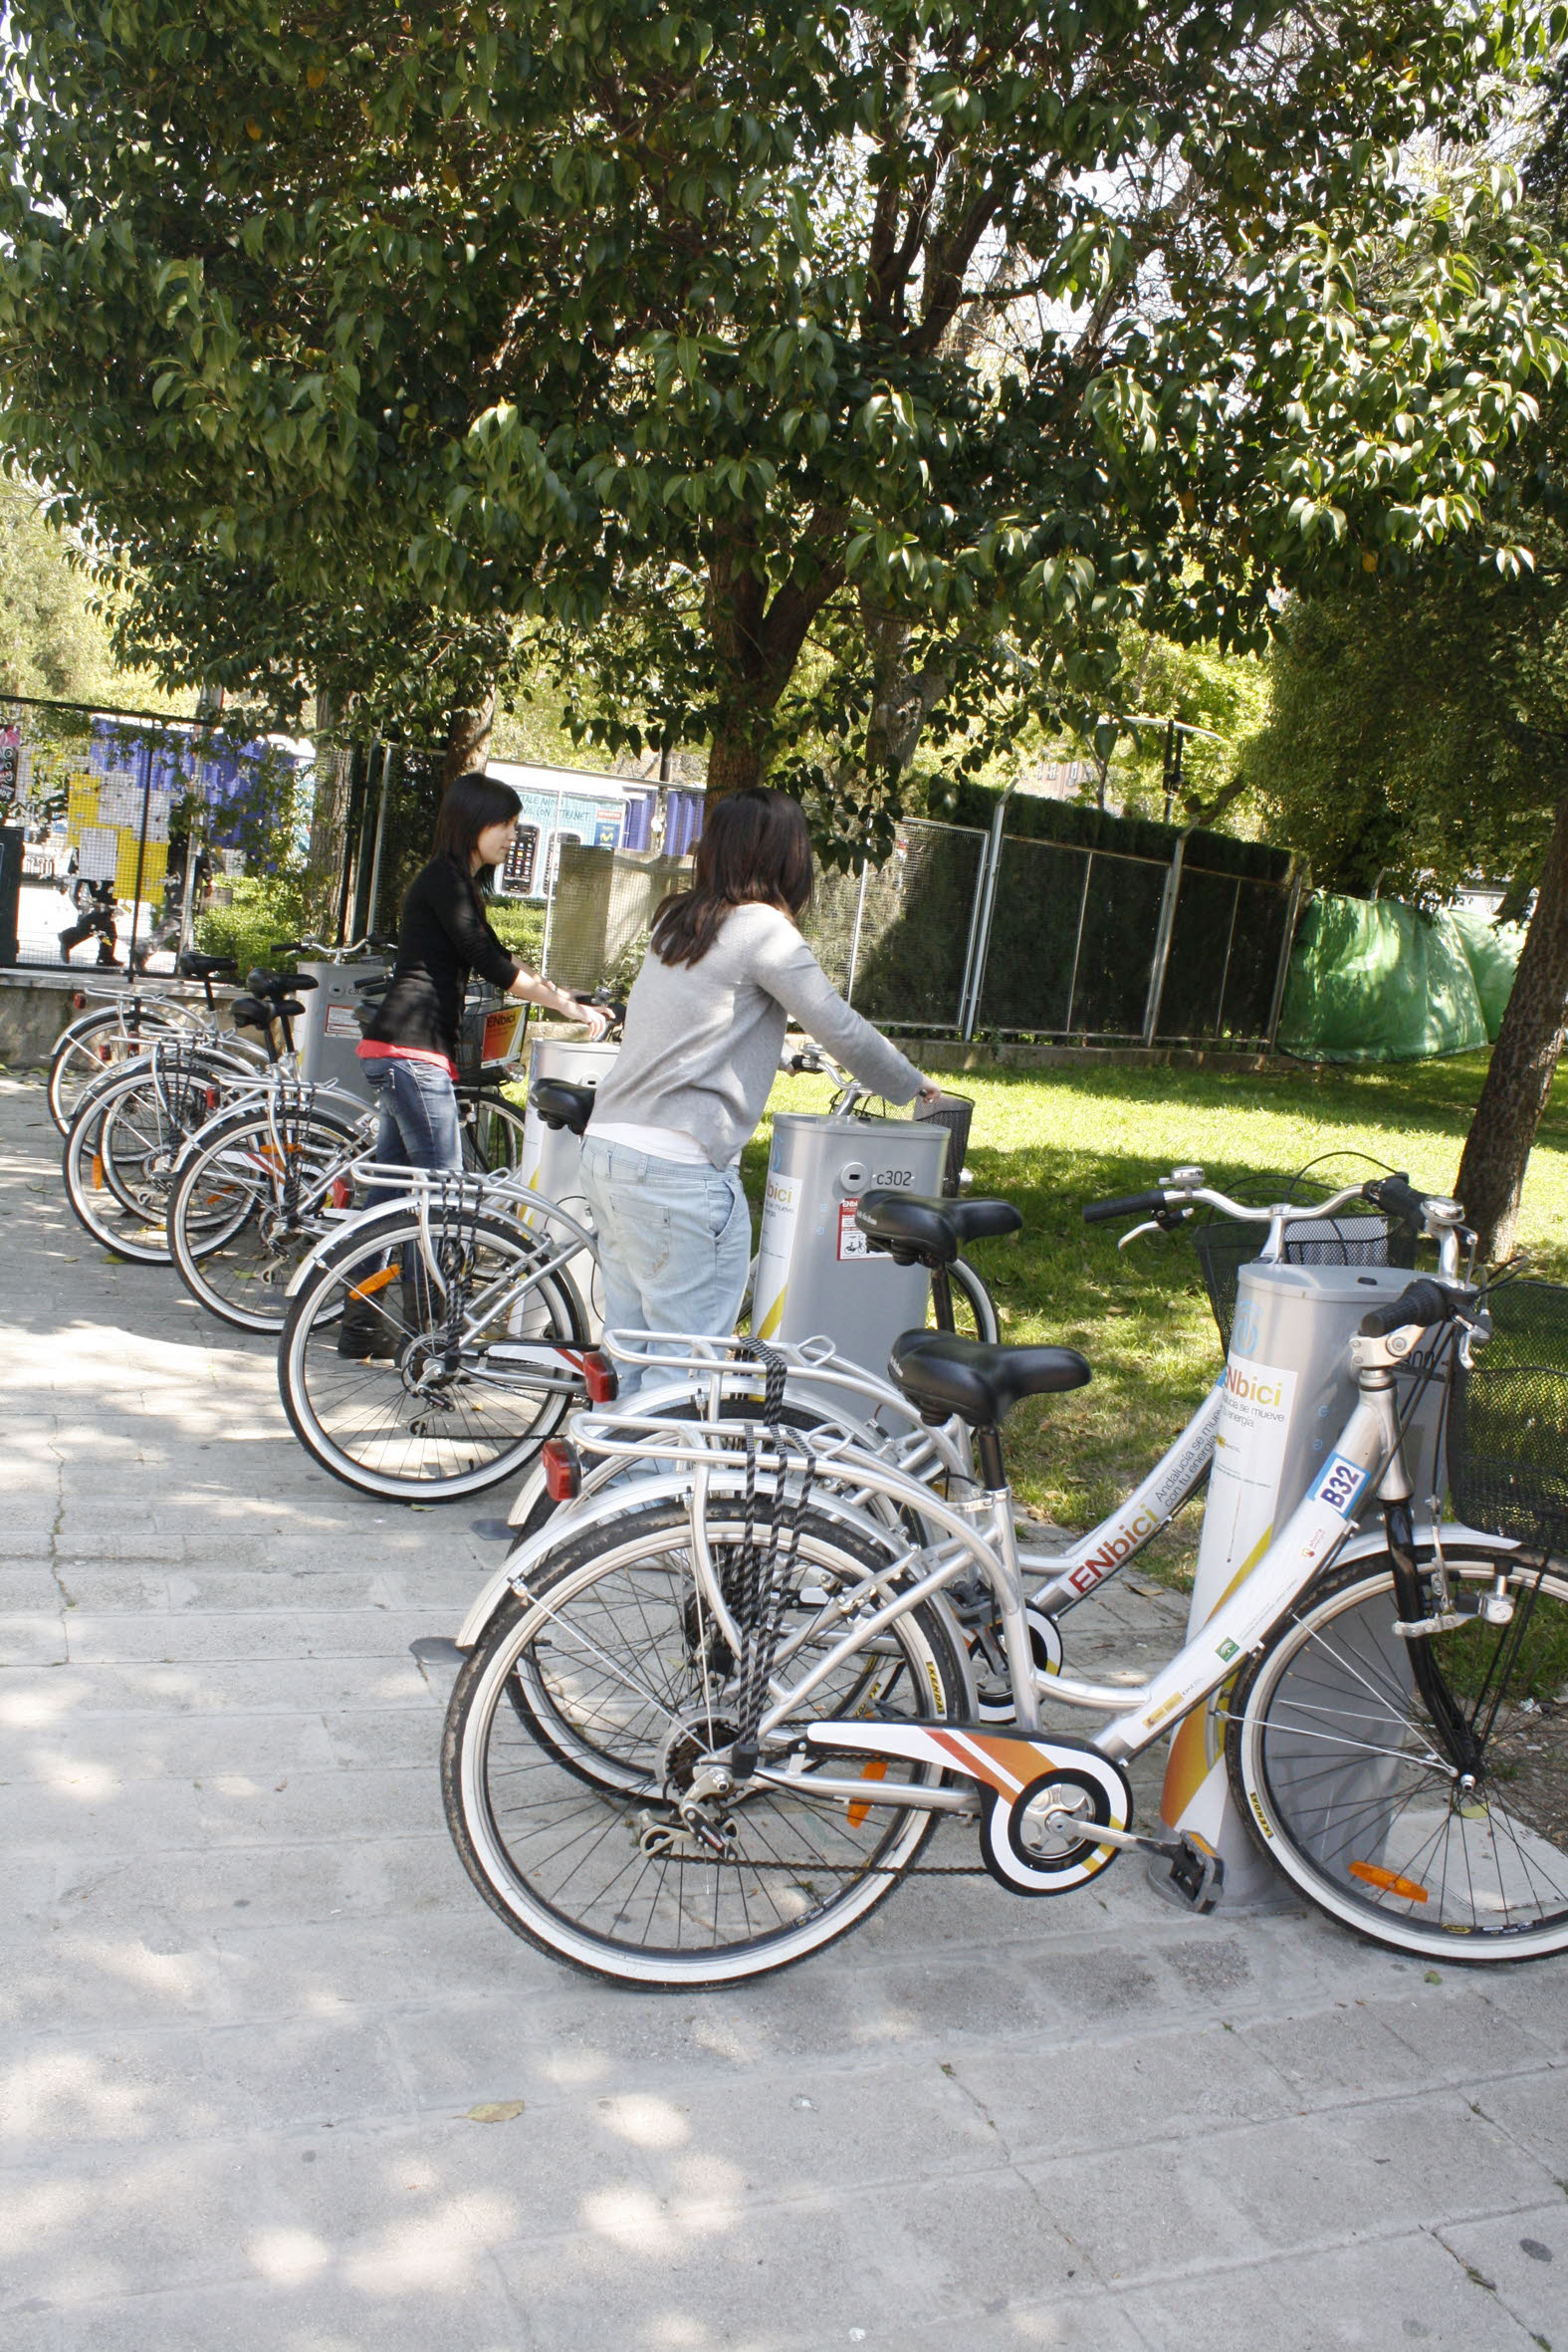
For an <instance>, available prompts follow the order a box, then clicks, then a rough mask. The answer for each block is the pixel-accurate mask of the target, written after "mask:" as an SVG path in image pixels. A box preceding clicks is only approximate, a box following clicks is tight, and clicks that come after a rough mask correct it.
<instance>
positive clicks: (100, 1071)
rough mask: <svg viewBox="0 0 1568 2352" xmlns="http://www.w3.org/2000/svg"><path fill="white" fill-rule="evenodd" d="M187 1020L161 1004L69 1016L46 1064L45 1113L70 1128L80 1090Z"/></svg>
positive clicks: (62, 1128)
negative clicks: (131, 1010) (75, 1018)
mask: <svg viewBox="0 0 1568 2352" xmlns="http://www.w3.org/2000/svg"><path fill="white" fill-rule="evenodd" d="M186 1026H187V1023H186V1021H185V1019H184V1018H183V1017H182V1016H180V1015H178V1014H174V1013H172V1012H169V1011H167V1010H165V1009H164V1008H163V1007H162V1006H154V1005H143V1006H141V1007H140V1009H139V1011H138V1012H137V1013H136V1014H135V1015H134V1016H132V1015H130V1014H129V1013H127V1012H126V1011H125V1010H124V1008H123V1007H122V1006H119V1005H108V1006H106V1007H105V1008H104V1010H103V1011H102V1012H101V1013H84V1014H83V1016H82V1018H81V1020H80V1021H73V1022H72V1024H71V1026H70V1028H69V1029H68V1030H66V1031H65V1033H64V1034H63V1036H62V1037H61V1038H60V1039H59V1041H58V1043H57V1044H56V1047H55V1053H54V1059H53V1060H52V1062H51V1063H50V1068H49V1115H50V1117H51V1118H52V1119H53V1120H54V1122H55V1125H56V1126H57V1127H58V1128H59V1129H60V1132H61V1134H62V1135H64V1134H67V1133H68V1132H69V1130H70V1126H71V1122H72V1120H73V1119H74V1118H75V1116H76V1114H77V1109H78V1107H79V1105H80V1103H81V1100H82V1097H83V1095H84V1094H85V1093H86V1092H87V1090H88V1088H89V1087H90V1086H91V1085H93V1084H95V1083H96V1081H97V1080H98V1079H99V1078H102V1077H104V1076H105V1075H106V1074H107V1072H109V1071H110V1070H112V1069H113V1068H115V1067H116V1066H117V1065H118V1064H119V1063H120V1062H123V1061H128V1060H130V1059H131V1058H133V1057H134V1056H135V1055H137V1054H144V1053H145V1052H146V1050H147V1047H148V1045H149V1044H150V1043H151V1041H152V1039H153V1038H154V1037H161V1036H165V1035H167V1034H168V1033H170V1032H172V1031H176V1030H179V1029H181V1028H184V1027H186Z"/></svg>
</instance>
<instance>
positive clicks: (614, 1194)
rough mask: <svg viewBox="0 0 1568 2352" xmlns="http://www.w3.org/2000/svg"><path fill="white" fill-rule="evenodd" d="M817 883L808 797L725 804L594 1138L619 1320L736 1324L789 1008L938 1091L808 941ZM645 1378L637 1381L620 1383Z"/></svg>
mask: <svg viewBox="0 0 1568 2352" xmlns="http://www.w3.org/2000/svg"><path fill="white" fill-rule="evenodd" d="M810 895H811V845H810V840H809V838H808V836H807V833H806V827H805V819H804V817H803V816H802V815H801V812H800V807H799V804H798V802H796V801H792V800H790V799H789V797H788V795H787V794H785V793H777V792H764V791H760V790H756V791H747V792H738V793H732V794H730V795H729V796H728V798H726V799H725V800H722V801H720V803H719V804H718V806H717V807H716V808H715V809H714V810H712V811H711V813H710V814H709V817H708V819H707V823H706V825H705V827H704V830H703V836H702V839H701V841H700V842H699V843H698V846H697V863H696V872H695V875H694V877H693V887H692V888H691V889H690V890H687V891H683V892H681V893H680V894H679V895H678V896H676V897H672V898H666V899H665V901H664V903H663V905H662V906H661V907H660V908H659V910H658V912H657V913H656V914H655V916H654V918H653V930H652V934H651V938H650V943H649V947H648V953H647V955H646V956H645V958H644V959H643V965H642V969H641V971H640V972H639V973H638V975H637V980H636V985H635V986H634V987H633V989H632V992H631V998H630V1002H629V1004H628V1006H627V1010H626V1024H625V1030H624V1033H623V1043H622V1046H621V1051H620V1056H619V1058H618V1059H617V1061H616V1063H615V1066H614V1068H613V1069H612V1070H611V1071H610V1072H609V1075H608V1076H607V1077H606V1078H604V1079H603V1080H602V1081H601V1082H600V1085H599V1088H598V1092H597V1094H596V1096H595V1098H594V1105H593V1122H592V1125H591V1126H590V1127H589V1128H588V1131H587V1134H586V1136H585V1138H584V1141H583V1147H582V1176H583V1190H584V1192H585V1194H586V1196H587V1200H588V1204H589V1206H590V1208H591V1209H592V1211H593V1222H594V1226H595V1229H596V1231H597V1234H598V1243H599V1264H600V1268H601V1270H602V1274H603V1281H604V1300H605V1306H604V1320H605V1323H606V1325H607V1326H608V1327H609V1328H610V1329H611V1330H662V1331H682V1332H691V1333H692V1334H694V1335H695V1336H701V1337H708V1338H723V1337H725V1336H726V1335H727V1334H728V1333H729V1332H730V1331H732V1330H733V1329H734V1327H735V1318H736V1315H737V1314H738V1313H739V1312H740V1306H741V1300H742V1298H743V1297H744V1295H745V1293H746V1273H747V1268H748V1266H749V1265H750V1263H751V1253H752V1227H751V1217H750V1214H749V1212H748V1210H747V1206H746V1195H745V1193H744V1192H743V1191H742V1189H741V1178H740V1173H739V1170H738V1167H737V1162H738V1161H739V1159H740V1156H741V1152H742V1149H743V1147H744V1145H745V1144H746V1142H747V1139H748V1137H749V1136H750V1135H751V1133H752V1130H753V1129H754V1127H755V1126H756V1125H757V1122H758V1120H759V1119H760V1118H761V1117H762V1115H763V1110H764V1108H765V1106H766V1104H767V1101H768V1095H769V1090H770V1088H771V1087H772V1085H773V1081H774V1075H775V1072H776V1071H777V1069H778V1067H779V1053H780V1049H781V1047H782V1046H783V1044H784V1029H785V1026H786V1023H787V1021H788V1020H789V1019H790V1018H791V1017H792V1018H793V1019H794V1020H795V1021H796V1022H797V1023H798V1024H799V1026H800V1028H801V1029H803V1030H804V1031H805V1033H806V1035H807V1036H808V1037H811V1038H814V1039H815V1040H816V1041H817V1043H818V1044H819V1045H822V1046H825V1047H826V1049H827V1051H828V1052H829V1053H830V1054H831V1055H832V1056H833V1058H835V1060H838V1061H841V1062H843V1063H844V1064H845V1065H846V1067H847V1068H849V1069H850V1070H852V1071H853V1072H854V1074H855V1076H856V1077H857V1078H859V1079H860V1080H861V1081H862V1083H863V1084H865V1085H867V1086H870V1087H871V1088H873V1089H874V1091H875V1092H877V1093H878V1094H883V1095H885V1096H886V1097H887V1099H888V1100H889V1101H890V1102H908V1101H909V1100H910V1099H911V1097H914V1098H915V1099H916V1100H917V1101H918V1102H919V1103H920V1104H921V1105H922V1107H925V1108H930V1107H933V1106H934V1105H935V1104H936V1102H937V1101H938V1100H939V1099H940V1096H941V1091H942V1090H941V1088H940V1086H937V1085H935V1084H934V1083H932V1081H930V1080H929V1079H927V1078H925V1077H923V1076H922V1075H921V1072H920V1071H919V1070H918V1069H917V1068H916V1067H915V1065H914V1063H913V1062H912V1061H907V1060H906V1059H905V1058H904V1056H903V1055H902V1054H900V1053H899V1052H898V1050H897V1048H896V1047H894V1046H890V1045H889V1044H888V1042H887V1040H886V1039H885V1038H884V1037H881V1036H880V1035H879V1034H878V1033H877V1031H876V1030H874V1029H873V1028H872V1027H871V1024H870V1023H869V1021H863V1020H862V1019H861V1017H860V1015H859V1014H858V1013H855V1012H852V1011H851V1009H850V1008H849V1006H848V1005H846V1004H845V1003H844V1001H843V998H842V997H841V996H839V994H838V992H837V990H836V989H835V988H834V987H833V985H832V982H831V981H830V980H829V979H828V978H827V975H826V974H825V973H824V972H823V970H822V968H821V966H820V965H819V964H818V963H817V960H816V958H815V956H813V955H812V953H811V950H810V949H809V948H808V947H807V945H806V943H805V941H804V940H803V939H802V938H801V936H800V933H799V929H798V922H799V917H800V916H801V914H802V913H803V912H804V910H805V907H806V905H807V903H808V902H809V899H810ZM634 1385H635V1382H634V1381H632V1380H627V1379H626V1378H625V1377H623V1378H622V1382H621V1392H622V1394H623V1395H624V1394H627V1393H629V1392H630V1390H631V1388H632V1387H633V1386H634Z"/></svg>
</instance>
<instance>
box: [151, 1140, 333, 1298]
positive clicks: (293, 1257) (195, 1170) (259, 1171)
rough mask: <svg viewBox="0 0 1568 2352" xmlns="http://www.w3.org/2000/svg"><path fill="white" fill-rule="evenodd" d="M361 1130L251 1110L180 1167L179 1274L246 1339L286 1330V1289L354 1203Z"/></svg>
mask: <svg viewBox="0 0 1568 2352" xmlns="http://www.w3.org/2000/svg"><path fill="white" fill-rule="evenodd" d="M364 1142H365V1138H364V1134H363V1130H362V1129H361V1128H359V1127H357V1126H355V1125H354V1124H353V1122H352V1121H351V1120H350V1119H348V1118H346V1117H338V1116H336V1115H335V1114H334V1113H332V1112H330V1111H322V1110H312V1111H310V1112H308V1113H306V1114H303V1115H300V1114H290V1113H287V1112H285V1113H283V1114H282V1115H281V1116H275V1115H274V1114H273V1113H272V1112H270V1111H269V1110H268V1109H267V1108H266V1107H265V1106H263V1107H260V1108H255V1107H246V1108H243V1109H240V1110H237V1111H233V1112H230V1113H229V1114H228V1115H227V1116H226V1117H223V1118H221V1119H217V1120H214V1121H213V1123H212V1126H211V1128H210V1130H209V1132H208V1134H207V1136H206V1138H205V1139H204V1140H203V1141H201V1142H199V1143H196V1144H193V1146H192V1148H191V1150H190V1151H189V1152H188V1153H187V1154H186V1156H185V1158H184V1159H183V1160H182V1161H181V1163H180V1166H179V1169H178V1172H177V1173H176V1176H175V1179H174V1187H173V1192H172V1194H171V1196H170V1200H169V1211H168V1240H169V1252H170V1255H171V1257H172V1258H173V1261H174V1270H175V1272H176V1273H177V1274H178V1276H179V1278H180V1280H181V1282H182V1283H183V1284H184V1285H185V1288H186V1289H187V1291H189V1292H190V1294H191V1296H192V1297H193V1298H196V1299H199V1300H200V1302H201V1304H202V1305H203V1306H204V1307H205V1308H206V1309H207V1311H208V1313H209V1314H215V1315H217V1316H218V1317H219V1318H220V1320H222V1321H223V1322H226V1323H232V1324H233V1325H234V1326H235V1328H236V1329H237V1330H241V1331H281V1330H282V1329H283V1326H284V1321H285V1318H286V1316H287V1313H288V1305H289V1301H288V1290H289V1285H290V1283H291V1282H292V1281H293V1279H294V1276H295V1273H296V1271H297V1269H298V1268H299V1265H300V1263H301V1261H302V1259H303V1258H304V1257H305V1255H306V1253H307V1252H308V1251H310V1250H312V1249H314V1248H315V1246H316V1244H317V1243H318V1242H319V1241H320V1240H321V1238H322V1235H323V1234H324V1233H325V1232H326V1231H327V1230H328V1228H327V1223H326V1217H325V1211H326V1209H327V1207H328V1206H329V1205H334V1204H335V1197H336V1193H340V1194H341V1196H342V1205H346V1203H347V1200H348V1198H349V1197H350V1188H349V1183H348V1179H347V1176H346V1170H347V1167H348V1164H349V1162H350V1161H351V1160H352V1159H353V1157H354V1156H355V1154H356V1152H358V1151H360V1150H362V1149H363V1148H364Z"/></svg>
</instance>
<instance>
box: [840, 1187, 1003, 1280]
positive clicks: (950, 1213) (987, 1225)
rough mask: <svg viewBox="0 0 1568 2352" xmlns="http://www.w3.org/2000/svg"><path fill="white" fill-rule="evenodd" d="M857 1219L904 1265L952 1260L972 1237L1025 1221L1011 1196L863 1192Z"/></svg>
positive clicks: (870, 1239) (875, 1245)
mask: <svg viewBox="0 0 1568 2352" xmlns="http://www.w3.org/2000/svg"><path fill="white" fill-rule="evenodd" d="M855 1223H856V1225H858V1226H859V1228H860V1231H861V1232H862V1233H863V1234H864V1235H865V1237H866V1239H867V1241H868V1242H869V1243H870V1244H871V1246H872V1248H873V1249H874V1250H885V1251H887V1252H888V1254H889V1255H890V1256H891V1257H892V1258H894V1259H896V1260H897V1262H898V1264H899V1265H900V1266H951V1265H952V1263H953V1261H954V1259H955V1258H957V1257H958V1256H959V1255H960V1254H961V1252H962V1251H963V1248H964V1244H965V1243H966V1242H981V1241H989V1240H990V1239H991V1238H992V1237H993V1236H994V1235H997V1234H1004V1233H1016V1232H1017V1231H1018V1230H1019V1228H1020V1227H1021V1225H1022V1223H1023V1219H1022V1218H1021V1217H1020V1216H1019V1214H1018V1212H1017V1210H1016V1209H1015V1208H1014V1207H1013V1206H1012V1203H1011V1202H1010V1201H950V1200H933V1199H931V1198H929V1197H928V1196H927V1195H925V1194H922V1193H908V1192H886V1191H883V1190H880V1189H878V1190H875V1191H872V1192H867V1193H862V1194H861V1196H860V1206H859V1208H858V1209H857V1210H856V1212H855Z"/></svg>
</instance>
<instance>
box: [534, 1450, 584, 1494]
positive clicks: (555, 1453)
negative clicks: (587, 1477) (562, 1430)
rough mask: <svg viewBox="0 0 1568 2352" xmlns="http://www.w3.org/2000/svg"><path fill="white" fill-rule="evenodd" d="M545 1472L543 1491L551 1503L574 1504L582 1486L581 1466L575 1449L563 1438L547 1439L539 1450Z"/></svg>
mask: <svg viewBox="0 0 1568 2352" xmlns="http://www.w3.org/2000/svg"><path fill="white" fill-rule="evenodd" d="M539 1458H540V1462H541V1464H542V1466H543V1468H544V1472H545V1491H546V1493H547V1494H548V1495H549V1497H550V1499H551V1501H552V1503H574V1502H575V1501H576V1497H577V1492H578V1489H579V1488H580V1487H581V1485H582V1466H581V1464H580V1463H579V1461H578V1460H577V1455H576V1449H575V1448H574V1447H572V1446H569V1445H567V1443H566V1441H565V1439H564V1438H563V1437H548V1438H547V1439H546V1440H545V1443H544V1444H543V1445H542V1446H541V1447H540V1449H539Z"/></svg>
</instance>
